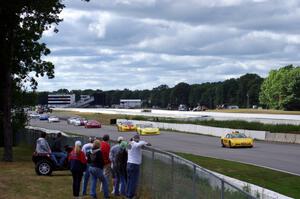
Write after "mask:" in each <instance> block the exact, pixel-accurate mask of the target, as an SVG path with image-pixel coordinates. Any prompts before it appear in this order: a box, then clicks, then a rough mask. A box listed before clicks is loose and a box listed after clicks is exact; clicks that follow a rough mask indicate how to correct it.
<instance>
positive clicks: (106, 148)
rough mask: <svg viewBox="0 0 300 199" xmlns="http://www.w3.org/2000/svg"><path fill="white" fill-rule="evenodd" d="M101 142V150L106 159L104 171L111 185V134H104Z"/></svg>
mask: <svg viewBox="0 0 300 199" xmlns="http://www.w3.org/2000/svg"><path fill="white" fill-rule="evenodd" d="M102 140H103V141H102V142H101V152H102V155H103V160H104V167H103V173H104V176H105V178H106V182H107V185H108V187H109V184H110V176H111V173H112V172H111V166H110V160H109V152H110V144H109V143H108V142H109V135H107V134H106V135H104V136H103V138H102Z"/></svg>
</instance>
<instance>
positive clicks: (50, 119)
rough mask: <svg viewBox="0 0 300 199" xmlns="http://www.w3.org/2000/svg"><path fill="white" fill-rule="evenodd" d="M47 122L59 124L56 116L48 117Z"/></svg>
mask: <svg viewBox="0 0 300 199" xmlns="http://www.w3.org/2000/svg"><path fill="white" fill-rule="evenodd" d="M48 122H59V118H58V117H56V116H50V117H49V118H48Z"/></svg>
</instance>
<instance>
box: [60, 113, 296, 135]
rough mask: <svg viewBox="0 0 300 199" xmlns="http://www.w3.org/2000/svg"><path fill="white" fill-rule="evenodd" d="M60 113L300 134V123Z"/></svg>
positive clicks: (104, 122)
mask: <svg viewBox="0 0 300 199" xmlns="http://www.w3.org/2000/svg"><path fill="white" fill-rule="evenodd" d="M55 112H56V113H59V114H60V115H61V114H63V115H79V116H81V117H85V118H87V119H96V120H98V121H100V122H101V123H102V124H106V125H109V124H110V120H111V119H116V118H118V119H132V120H143V121H154V122H165V123H181V124H195V125H204V126H212V127H220V128H231V129H247V130H257V131H269V132H271V133H293V134H300V125H290V124H289V125H286V124H276V125H273V124H263V123H259V122H247V121H242V120H228V121H218V120H213V119H209V120H180V119H175V118H168V117H146V116H141V115H121V114H118V115H114V114H102V113H79V112H63V111H55Z"/></svg>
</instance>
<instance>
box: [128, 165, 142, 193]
mask: <svg viewBox="0 0 300 199" xmlns="http://www.w3.org/2000/svg"><path fill="white" fill-rule="evenodd" d="M139 175H140V165H139V164H132V163H127V190H126V197H127V198H133V197H134V195H135V193H136V190H137V185H138V180H139Z"/></svg>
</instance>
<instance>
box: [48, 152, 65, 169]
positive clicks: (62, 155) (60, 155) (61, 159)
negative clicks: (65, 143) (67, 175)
mask: <svg viewBox="0 0 300 199" xmlns="http://www.w3.org/2000/svg"><path fill="white" fill-rule="evenodd" d="M51 154H53V155H54V156H55V160H54V162H55V163H56V165H57V166H61V167H62V166H64V162H65V159H66V158H67V154H66V153H64V152H52V153H51ZM57 158H59V162H57Z"/></svg>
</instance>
